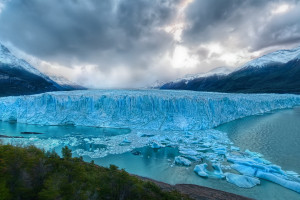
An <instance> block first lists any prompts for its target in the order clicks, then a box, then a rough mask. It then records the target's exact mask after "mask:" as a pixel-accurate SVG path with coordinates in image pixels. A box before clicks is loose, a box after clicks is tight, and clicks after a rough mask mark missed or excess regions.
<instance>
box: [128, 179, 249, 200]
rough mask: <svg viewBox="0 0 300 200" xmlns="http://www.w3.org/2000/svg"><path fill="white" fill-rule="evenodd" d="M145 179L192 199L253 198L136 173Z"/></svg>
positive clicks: (239, 199) (231, 199) (163, 188)
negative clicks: (168, 181)
mask: <svg viewBox="0 0 300 200" xmlns="http://www.w3.org/2000/svg"><path fill="white" fill-rule="evenodd" d="M134 176H136V177H138V178H140V179H142V180H144V181H150V182H152V183H155V184H156V185H158V186H159V187H160V188H161V189H162V190H163V191H173V190H177V191H178V192H180V193H182V194H184V195H187V196H189V197H190V198H191V199H196V200H228V199H230V200H251V198H248V197H243V196H240V195H237V194H233V193H229V192H224V191H221V190H216V189H212V188H208V187H204V186H200V185H194V184H176V185H170V184H167V183H164V182H160V181H156V180H153V179H150V178H146V177H141V176H137V175H134Z"/></svg>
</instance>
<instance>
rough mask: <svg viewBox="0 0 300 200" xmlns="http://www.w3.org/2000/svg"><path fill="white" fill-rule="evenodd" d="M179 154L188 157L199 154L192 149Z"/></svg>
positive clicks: (181, 151)
mask: <svg viewBox="0 0 300 200" xmlns="http://www.w3.org/2000/svg"><path fill="white" fill-rule="evenodd" d="M179 153H181V154H184V155H190V156H196V155H198V154H199V153H198V152H197V151H195V150H193V149H182V150H180V151H179Z"/></svg>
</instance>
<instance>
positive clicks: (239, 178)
mask: <svg viewBox="0 0 300 200" xmlns="http://www.w3.org/2000/svg"><path fill="white" fill-rule="evenodd" d="M225 176H226V181H228V182H229V183H232V184H234V185H236V186H238V187H242V188H252V187H254V186H256V185H258V184H260V181H259V179H258V178H254V177H251V176H245V175H238V174H233V173H225Z"/></svg>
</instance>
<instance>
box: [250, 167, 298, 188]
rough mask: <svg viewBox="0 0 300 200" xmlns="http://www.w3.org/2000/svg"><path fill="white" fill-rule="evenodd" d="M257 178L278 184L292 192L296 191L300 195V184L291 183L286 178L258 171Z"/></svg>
mask: <svg viewBox="0 0 300 200" xmlns="http://www.w3.org/2000/svg"><path fill="white" fill-rule="evenodd" d="M256 176H257V177H258V178H262V179H265V180H268V181H271V182H274V183H277V184H279V185H281V186H283V187H285V188H288V189H290V190H294V191H296V192H298V193H300V183H299V182H295V181H291V180H287V179H286V177H285V176H282V175H276V174H273V173H267V172H262V171H258V172H257V174H256Z"/></svg>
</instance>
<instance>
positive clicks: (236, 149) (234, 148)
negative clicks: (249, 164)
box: [230, 146, 240, 151]
mask: <svg viewBox="0 0 300 200" xmlns="http://www.w3.org/2000/svg"><path fill="white" fill-rule="evenodd" d="M230 149H231V151H239V150H240V148H239V147H236V146H231V147H230Z"/></svg>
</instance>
